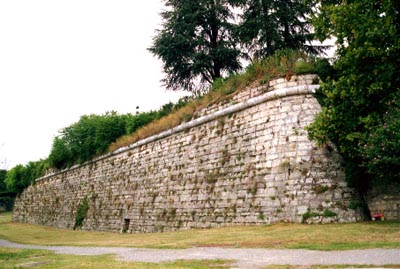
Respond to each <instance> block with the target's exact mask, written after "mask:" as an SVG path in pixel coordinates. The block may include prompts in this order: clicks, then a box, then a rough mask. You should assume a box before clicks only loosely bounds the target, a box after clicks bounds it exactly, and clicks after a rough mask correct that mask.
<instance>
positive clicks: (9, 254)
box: [0, 247, 229, 269]
mask: <svg viewBox="0 0 400 269" xmlns="http://www.w3.org/2000/svg"><path fill="white" fill-rule="evenodd" d="M27 267H34V268H40V269H47V268H48V269H50V268H63V269H75V268H76V269H81V268H82V269H85V268H96V269H100V268H113V269H123V268H132V269H161V268H163V269H178V268H182V269H183V268H185V269H186V268H187V269H206V268H215V269H225V268H229V266H228V262H227V261H222V260H201V261H200V260H178V261H174V262H163V263H143V262H125V261H117V260H116V259H115V256H114V255H98V256H78V255H59V254H54V253H53V252H51V251H45V250H27V249H11V248H2V247H0V268H4V269H7V268H27Z"/></svg>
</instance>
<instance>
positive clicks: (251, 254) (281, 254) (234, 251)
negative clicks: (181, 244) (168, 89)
mask: <svg viewBox="0 0 400 269" xmlns="http://www.w3.org/2000/svg"><path fill="white" fill-rule="evenodd" d="M0 246H3V247H10V248H28V249H45V250H52V251H55V252H56V253H59V254H74V255H101V254H116V255H117V257H118V259H121V260H126V261H140V262H163V261H171V260H178V259H185V260H188V259H224V260H235V261H236V262H235V263H234V264H233V265H232V266H233V267H232V268H241V269H244V268H246V269H247V268H262V267H263V266H267V265H271V264H291V265H302V266H306V265H316V264H321V265H333V264H351V265H359V264H364V265H373V266H372V267H375V268H376V267H379V266H380V265H385V264H400V249H366V250H349V251H312V250H297V249H296V250H295V249H293V250H289V249H282V250H272V249H243V248H190V249H179V250H176V249H174V250H172V249H142V248H118V247H72V246H65V247H59V246H37V245H23V244H16V243H12V242H9V241H6V240H0Z"/></svg>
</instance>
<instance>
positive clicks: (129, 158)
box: [14, 75, 361, 232]
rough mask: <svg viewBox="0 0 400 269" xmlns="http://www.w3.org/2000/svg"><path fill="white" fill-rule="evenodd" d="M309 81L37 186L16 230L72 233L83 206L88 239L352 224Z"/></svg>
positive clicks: (266, 91) (277, 88) (218, 109)
mask: <svg viewBox="0 0 400 269" xmlns="http://www.w3.org/2000/svg"><path fill="white" fill-rule="evenodd" d="M313 79H314V77H313V76H311V75H308V76H301V77H296V76H294V77H292V79H291V81H289V82H287V81H285V80H284V79H278V80H274V81H271V82H270V83H269V84H268V85H263V86H260V87H257V88H249V89H247V90H245V91H242V92H240V93H238V94H237V95H236V96H234V97H233V98H232V99H231V101H228V102H227V101H224V102H222V103H219V104H215V105H212V106H210V107H208V108H205V109H203V110H202V111H199V112H197V113H196V117H195V118H196V119H195V120H193V121H192V122H188V123H185V124H183V125H181V126H178V127H176V128H174V129H172V130H171V131H167V132H164V133H162V134H160V135H158V136H155V137H152V138H149V139H146V140H145V141H139V142H138V143H135V144H133V145H132V146H130V147H128V148H125V149H121V150H118V151H117V152H115V153H113V154H110V155H107V156H104V157H101V158H99V159H97V160H95V161H93V162H89V163H87V164H84V165H81V166H77V167H73V168H71V169H69V170H66V171H62V172H59V173H56V174H53V175H48V176H45V177H43V178H41V179H38V180H37V182H36V184H35V185H34V186H31V187H29V188H27V189H26V190H25V191H24V192H23V193H22V194H21V196H20V197H19V198H18V199H17V201H16V203H15V207H14V220H15V221H19V222H28V223H35V224H43V225H51V226H56V227H60V228H72V227H73V226H74V223H75V217H76V213H77V208H78V205H79V203H80V201H82V200H83V199H84V198H85V197H87V198H88V200H89V210H88V212H87V215H86V218H85V220H84V225H83V229H86V230H101V231H122V230H127V231H128V232H156V231H170V230H177V229H188V228H195V227H196V228H207V227H216V226H223V225H240V224H246V225H249V224H264V223H272V222H277V221H288V222H301V221H303V220H305V218H304V214H307V212H312V213H315V214H317V215H318V216H316V217H313V218H307V219H306V221H307V222H312V221H315V222H323V223H328V222H332V221H340V222H352V221H356V220H357V219H359V218H360V217H361V215H360V214H359V212H357V211H355V210H352V209H349V208H348V205H349V203H350V202H351V199H352V193H353V192H352V190H351V189H349V188H348V187H347V186H346V184H345V181H344V172H343V169H342V167H341V166H340V157H339V156H338V154H337V153H336V151H335V150H333V149H332V148H318V147H317V146H316V145H315V144H314V143H313V142H311V141H309V140H308V138H307V132H306V130H305V127H306V126H307V125H309V124H310V123H311V122H312V121H313V119H314V117H315V115H316V113H317V112H318V111H320V106H319V104H318V102H317V100H316V99H315V98H314V97H313V95H312V89H313V88H316V87H317V86H315V85H312V86H311V83H312V81H313ZM308 85H310V86H308ZM288 86H290V87H289V88H288ZM324 212H329V213H330V215H331V216H327V214H324Z"/></svg>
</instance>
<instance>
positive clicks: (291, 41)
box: [236, 0, 326, 59]
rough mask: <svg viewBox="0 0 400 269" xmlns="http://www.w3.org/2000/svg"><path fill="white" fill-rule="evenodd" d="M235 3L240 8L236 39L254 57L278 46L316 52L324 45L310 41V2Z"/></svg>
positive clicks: (242, 0)
mask: <svg viewBox="0 0 400 269" xmlns="http://www.w3.org/2000/svg"><path fill="white" fill-rule="evenodd" d="M236 3H237V5H238V6H239V7H241V8H243V15H242V21H241V22H240V24H239V27H238V33H239V37H240V42H241V44H243V45H245V47H247V49H248V50H249V52H250V54H251V55H254V56H255V57H256V58H259V59H260V58H262V57H266V56H269V55H272V54H273V53H274V52H275V51H277V50H281V49H294V50H299V49H301V50H304V51H306V52H310V53H313V54H317V53H319V52H322V51H323V49H324V48H326V47H324V46H312V45H311V44H310V41H312V40H313V39H314V35H313V33H312V27H311V23H310V21H309V16H310V14H312V12H313V4H312V3H306V2H305V1H303V0H291V1H286V0H285V1H282V0H248V1H247V0H237V1H236Z"/></svg>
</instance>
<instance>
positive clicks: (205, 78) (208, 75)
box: [149, 0, 240, 92]
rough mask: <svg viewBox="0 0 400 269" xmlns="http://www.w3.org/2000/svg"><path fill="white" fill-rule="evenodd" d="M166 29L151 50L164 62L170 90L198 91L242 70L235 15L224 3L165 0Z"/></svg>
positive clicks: (167, 85) (200, 0)
mask: <svg viewBox="0 0 400 269" xmlns="http://www.w3.org/2000/svg"><path fill="white" fill-rule="evenodd" d="M165 5H166V6H167V8H168V10H166V11H164V12H162V14H161V16H162V18H163V29H162V30H160V31H159V32H158V35H157V36H156V37H155V38H154V40H153V45H152V46H151V47H150V48H149V50H150V51H151V52H152V53H153V54H154V55H155V56H157V57H159V58H160V59H161V60H162V61H163V63H164V67H163V68H164V72H165V74H166V78H165V79H164V80H163V81H164V84H165V85H166V87H167V88H168V89H172V90H181V89H183V90H186V91H190V92H195V91H196V90H198V88H196V82H198V81H200V82H202V83H206V84H211V83H212V82H213V81H214V80H215V79H216V78H220V77H221V76H222V75H223V73H224V72H228V73H231V72H235V71H238V70H239V69H240V63H239V54H240V51H239V50H238V48H237V46H236V41H235V40H234V38H233V34H232V33H233V30H234V27H235V26H234V24H233V23H232V22H231V20H233V14H232V12H231V10H230V9H229V5H228V3H227V1H223V0H198V1H187V0H166V1H165Z"/></svg>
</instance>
